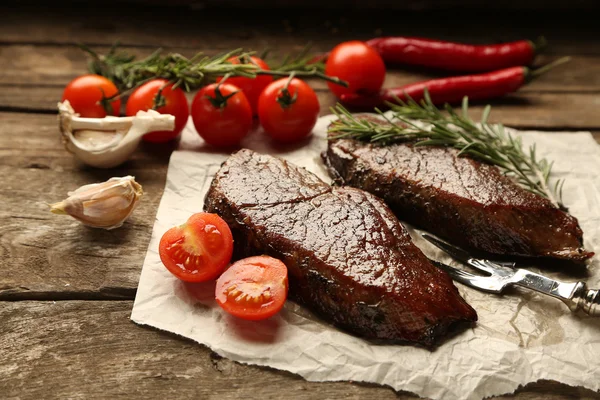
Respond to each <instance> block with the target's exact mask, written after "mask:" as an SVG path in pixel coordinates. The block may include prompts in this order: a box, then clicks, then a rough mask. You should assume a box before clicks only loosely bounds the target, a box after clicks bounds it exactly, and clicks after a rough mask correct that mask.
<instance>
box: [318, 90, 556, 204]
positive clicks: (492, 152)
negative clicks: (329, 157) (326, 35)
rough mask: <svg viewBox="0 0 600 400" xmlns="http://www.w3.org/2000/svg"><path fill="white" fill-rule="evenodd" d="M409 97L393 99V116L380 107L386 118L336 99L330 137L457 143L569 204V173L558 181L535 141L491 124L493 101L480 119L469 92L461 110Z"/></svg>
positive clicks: (532, 188) (465, 151)
mask: <svg viewBox="0 0 600 400" xmlns="http://www.w3.org/2000/svg"><path fill="white" fill-rule="evenodd" d="M407 98H408V100H407V101H402V100H400V99H396V101H397V103H398V104H392V103H389V104H388V105H389V106H390V108H391V111H392V115H393V117H392V118H390V117H388V116H386V115H384V114H383V113H382V112H381V111H380V110H376V111H377V112H378V113H379V114H380V115H381V116H382V117H383V118H384V120H385V121H384V122H385V123H380V122H376V121H371V120H366V119H361V118H357V117H356V116H354V115H352V114H351V113H350V112H349V111H348V110H346V109H345V108H344V107H342V106H341V105H337V106H336V107H335V108H334V109H333V110H332V111H333V113H334V114H336V115H337V117H338V119H337V120H336V121H335V122H334V123H333V124H332V125H331V126H330V128H329V131H330V132H332V133H334V134H333V135H330V139H339V138H352V139H357V140H362V141H367V142H377V143H381V144H384V145H386V144H391V143H397V142H403V141H415V142H416V143H415V146H448V147H453V148H456V149H458V150H459V153H458V154H459V155H461V156H462V155H464V156H469V157H472V158H475V159H477V160H480V161H483V162H485V163H488V164H492V165H496V166H497V167H499V168H500V169H501V170H502V171H503V172H504V174H505V175H507V176H510V177H512V178H513V179H515V180H516V182H518V183H519V184H520V185H521V186H522V187H524V188H525V189H527V190H529V191H531V192H533V193H536V194H538V195H540V196H543V197H545V198H547V199H548V200H550V202H551V203H552V204H553V205H554V206H555V207H558V208H562V209H564V206H563V204H562V200H561V199H562V188H563V185H564V179H561V180H558V181H557V182H556V183H555V184H554V185H553V186H551V185H550V182H549V181H550V175H551V170H552V162H549V161H548V160H546V159H545V158H539V157H538V155H537V153H536V149H535V145H533V146H531V147H529V149H528V150H524V149H523V144H522V141H521V138H520V137H516V136H513V135H511V134H509V133H508V132H506V130H505V129H504V126H503V125H501V124H489V123H488V122H487V121H488V117H489V115H490V111H491V107H490V106H489V105H488V106H486V107H485V109H484V110H483V114H482V117H481V121H480V122H479V123H476V122H475V121H473V120H472V119H471V118H470V117H469V115H468V107H469V103H468V99H467V98H466V97H465V98H464V99H463V103H462V113H457V112H456V111H455V110H454V109H453V108H452V107H451V106H449V105H446V106H445V108H444V109H445V111H446V112H445V113H444V112H443V110H440V109H438V108H437V107H436V106H435V105H433V103H432V101H431V97H430V96H429V93H427V92H425V96H424V99H423V100H422V101H421V103H420V104H419V103H417V102H416V101H414V100H413V99H412V98H410V97H409V96H407Z"/></svg>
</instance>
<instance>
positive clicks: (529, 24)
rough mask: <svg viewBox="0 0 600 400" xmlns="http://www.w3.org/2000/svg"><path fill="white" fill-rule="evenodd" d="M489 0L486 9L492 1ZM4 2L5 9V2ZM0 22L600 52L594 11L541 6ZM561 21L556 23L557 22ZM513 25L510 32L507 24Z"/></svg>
mask: <svg viewBox="0 0 600 400" xmlns="http://www.w3.org/2000/svg"><path fill="white" fill-rule="evenodd" d="M487 3H488V2H486V7H487V6H489V5H488V4H487ZM0 7H6V6H0ZM0 11H3V15H4V16H5V18H4V19H3V23H2V24H0V43H2V44H35V45H42V46H46V45H60V46H64V45H74V44H77V43H80V42H84V43H88V44H93V45H112V44H113V43H114V42H115V41H117V40H119V41H120V42H121V43H122V44H124V45H127V46H146V47H150V48H156V47H180V48H198V47H209V46H210V47H212V48H214V49H228V48H229V44H230V43H231V41H232V40H234V41H237V42H240V43H243V47H245V48H253V49H257V48H263V46H265V44H266V43H265V42H268V43H269V45H272V46H280V47H282V48H283V47H284V46H293V45H296V44H297V43H298V40H299V39H300V40H302V42H303V43H306V42H308V41H312V42H313V43H314V44H315V45H316V46H318V47H325V48H331V47H332V46H333V45H335V44H336V43H339V42H340V41H343V40H348V39H369V38H371V37H373V36H374V35H404V36H425V37H434V38H439V39H446V40H456V41H463V42H466V43H495V42H501V41H510V40H519V39H535V38H536V37H538V36H539V35H544V36H546V38H547V39H548V42H549V43H550V46H549V48H548V49H547V51H548V53H549V54H600V47H599V46H597V41H598V38H599V35H600V32H598V30H597V29H596V24H595V22H596V19H597V18H596V15H595V14H594V13H581V12H577V11H576V10H575V9H574V10H573V11H571V12H568V11H563V12H560V13H552V12H548V11H544V10H543V9H536V10H532V11H521V12H514V11H511V10H506V11H504V12H502V11H498V10H488V11H487V12H485V11H481V10H475V11H469V10H457V11H455V12H452V13H451V14H449V13H448V11H446V10H441V11H437V12H427V13H423V12H418V11H415V12H394V11H391V12H381V11H380V10H360V11H356V10H351V9H348V8H346V7H336V8H335V9H330V10H327V9H306V10H303V9H299V10H295V11H294V12H289V11H287V10H271V12H269V13H265V12H264V11H263V10H243V12H241V11H240V12H230V13H227V14H225V15H224V14H223V12H222V11H221V10H210V9H208V10H205V9H202V8H199V9H196V10H194V9H187V8H183V9H182V8H180V7H152V6H147V7H136V6H135V5H131V6H129V7H127V6H123V7H119V8H112V7H98V8H96V9H95V10H94V12H93V13H91V12H89V10H88V9H87V7H85V5H82V6H81V7H77V6H73V7H69V8H60V7H56V6H55V5H53V4H40V5H38V6H36V7H30V8H27V7H21V8H12V9H11V8H6V9H5V10H1V9H0ZM557 22H558V23H557ZM508 27H510V29H508Z"/></svg>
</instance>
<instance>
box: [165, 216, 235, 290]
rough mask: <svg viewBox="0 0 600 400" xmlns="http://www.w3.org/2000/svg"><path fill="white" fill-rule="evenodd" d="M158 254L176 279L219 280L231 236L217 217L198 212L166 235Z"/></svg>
mask: <svg viewBox="0 0 600 400" xmlns="http://www.w3.org/2000/svg"><path fill="white" fill-rule="evenodd" d="M158 253H159V255H160V259H161V261H162V263H163V264H164V265H165V267H167V269H168V270H169V271H170V272H171V273H172V274H173V275H175V276H176V277H177V278H179V279H181V280H182V281H186V282H205V281H209V280H212V279H215V278H216V277H218V276H219V275H220V274H221V273H222V272H223V270H224V269H225V267H226V266H227V264H228V263H229V261H230V260H231V255H232V253H233V237H232V235H231V230H230V229H229V226H228V225H227V223H226V222H225V221H223V219H222V218H221V217H219V216H218V215H217V214H210V213H197V214H194V215H192V216H191V217H190V218H189V219H188V220H187V222H186V223H185V224H183V225H180V226H176V227H173V228H171V229H169V230H168V231H167V232H165V234H164V235H163V236H162V238H161V239H160V244H159V246H158Z"/></svg>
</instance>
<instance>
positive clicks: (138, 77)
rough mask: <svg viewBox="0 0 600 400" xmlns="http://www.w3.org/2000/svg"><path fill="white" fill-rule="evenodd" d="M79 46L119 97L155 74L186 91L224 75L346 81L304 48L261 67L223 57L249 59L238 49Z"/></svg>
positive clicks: (248, 56)
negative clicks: (141, 53)
mask: <svg viewBox="0 0 600 400" xmlns="http://www.w3.org/2000/svg"><path fill="white" fill-rule="evenodd" d="M80 47H81V48H82V49H83V50H84V51H85V52H87V53H88V54H89V55H90V56H91V61H90V63H89V67H88V69H89V71H90V72H92V73H94V74H99V75H102V76H105V77H107V78H108V79H110V80H111V81H113V82H114V83H115V85H117V87H118V88H119V90H120V93H119V95H118V96H119V97H122V96H124V95H126V94H128V93H129V92H131V91H132V90H133V89H135V88H137V87H138V86H140V85H142V84H144V83H146V82H148V81H149V80H152V79H156V78H163V79H167V80H169V81H171V82H172V83H173V84H174V85H175V86H177V87H181V88H182V89H184V90H186V91H192V90H195V89H199V88H201V87H202V86H205V85H207V84H209V83H212V82H214V81H216V80H217V78H219V77H222V76H225V75H228V76H244V77H248V78H254V77H256V76H257V75H272V76H282V77H285V76H289V75H290V74H294V76H297V77H314V78H319V79H324V80H327V81H330V82H333V83H336V84H339V85H342V86H348V83H347V82H345V81H342V80H341V79H338V78H336V77H331V76H327V75H325V73H324V63H323V62H322V61H318V60H317V61H315V59H314V57H310V56H308V55H307V54H308V48H307V49H305V50H303V51H302V52H301V53H300V54H299V55H297V56H295V57H291V56H290V57H289V58H288V59H287V61H286V62H284V63H282V64H281V65H278V66H277V67H275V68H272V69H270V70H263V69H260V67H258V66H257V65H255V64H253V63H251V62H247V63H244V62H242V63H240V64H232V63H230V62H229V61H227V60H228V59H229V58H231V57H234V56H235V57H239V58H240V59H241V60H244V59H247V60H249V59H250V56H251V55H252V54H253V53H252V52H245V51H243V50H242V49H237V50H233V51H230V52H226V53H222V54H219V55H217V56H213V57H209V56H206V55H204V54H203V53H198V54H196V55H195V56H194V57H192V58H187V57H184V56H183V55H181V54H178V53H168V54H165V55H162V52H161V50H160V49H158V50H156V51H155V52H154V53H152V54H151V55H150V56H148V57H146V58H144V59H141V60H136V59H135V57H134V56H132V55H130V54H128V53H127V52H125V51H117V49H118V44H115V45H113V47H112V48H111V49H110V51H109V52H108V53H106V54H98V53H97V52H95V51H93V50H92V49H90V48H89V47H88V46H85V45H80Z"/></svg>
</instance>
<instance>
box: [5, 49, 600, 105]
mask: <svg viewBox="0 0 600 400" xmlns="http://www.w3.org/2000/svg"><path fill="white" fill-rule="evenodd" d="M230 43H231V44H230V48H229V49H227V50H233V49H236V48H241V47H243V46H244V45H247V42H246V41H243V40H237V41H230ZM294 47H295V48H294V49H293V50H290V49H289V48H282V47H275V45H271V44H270V43H269V41H268V40H265V44H264V47H263V48H260V49H259V48H257V49H256V51H259V52H260V51H262V50H265V49H266V48H270V49H272V50H271V52H270V53H269V61H271V60H272V64H274V65H275V64H276V63H277V62H278V61H280V60H281V59H283V55H284V54H285V52H286V51H287V52H290V53H293V52H299V51H300V50H302V44H301V43H300V44H299V45H296V46H294ZM92 48H93V50H94V51H96V52H98V53H99V54H106V53H107V52H108V50H109V47H108V46H93V47H92ZM157 48H158V47H157ZM312 49H313V50H314V52H315V53H317V52H325V51H327V50H328V48H327V47H323V46H322V44H321V45H317V44H315V45H314V46H313V47H312ZM123 50H124V51H127V52H128V53H130V54H132V55H135V56H136V57H137V58H138V59H142V58H144V57H146V56H149V55H150V54H151V53H152V52H153V51H154V50H155V49H149V48H144V47H127V48H124V49H123ZM222 51H224V50H223V49H216V48H214V47H211V46H198V47H195V48H178V47H174V48H172V47H171V48H170V47H167V48H163V52H164V53H165V54H166V53H167V52H177V53H180V54H182V55H184V56H186V57H191V56H193V55H195V54H196V53H197V52H204V53H206V54H209V55H215V54H219V53H220V52H222ZM0 56H1V57H2V58H3V59H4V60H6V63H5V64H4V65H3V71H2V74H1V75H0V85H1V86H21V87H22V88H23V90H29V91H31V90H35V89H36V88H37V87H38V85H43V86H45V87H48V86H51V87H60V88H61V89H62V87H64V85H66V84H67V83H68V82H69V81H70V80H71V79H73V78H75V77H76V76H78V75H81V74H82V73H85V72H87V63H88V59H89V57H88V56H87V54H86V53H85V52H83V51H82V50H81V49H79V48H77V47H72V46H69V47H64V46H57V45H49V46H44V47H39V46H34V45H0ZM556 58H557V56H553V55H545V54H542V55H540V56H539V57H538V58H537V59H536V65H544V64H546V63H547V62H550V61H552V60H555V59H556ZM599 69H600V55H598V56H596V55H585V54H583V55H579V54H573V55H572V56H571V61H570V62H568V63H567V64H565V65H562V66H560V67H557V68H556V69H555V70H554V71H551V72H548V73H547V74H545V75H542V76H541V77H540V78H538V79H536V80H534V81H533V82H531V83H530V84H528V85H525V86H523V88H522V89H520V90H519V92H535V93H538V92H553V93H569V92H575V93H581V92H586V93H588V92H589V93H598V92H600V75H599V74H597V73H596V72H597V71H598V70H599ZM390 72H392V73H391V74H390V75H389V76H388V77H387V80H386V82H385V86H386V87H396V86H401V85H406V84H409V83H413V82H418V81H422V80H425V79H432V78H438V77H443V76H444V74H443V73H440V72H437V73H436V72H434V71H430V72H429V73H427V72H423V71H422V70H418V69H416V68H413V69H401V68H399V67H390ZM447 75H448V74H447V73H446V76H447ZM312 86H313V87H314V88H315V89H327V84H326V82H325V81H321V80H314V81H313V82H312ZM7 100H8V99H7V98H6V97H4V98H3V102H6V101H7ZM0 104H2V103H0Z"/></svg>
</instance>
